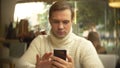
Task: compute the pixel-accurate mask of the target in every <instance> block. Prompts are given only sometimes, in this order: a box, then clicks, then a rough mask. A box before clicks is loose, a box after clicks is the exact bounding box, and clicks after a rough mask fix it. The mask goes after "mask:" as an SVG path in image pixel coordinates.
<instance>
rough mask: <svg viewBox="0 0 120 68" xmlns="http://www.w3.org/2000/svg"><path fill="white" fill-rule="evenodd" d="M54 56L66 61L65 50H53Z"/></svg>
mask: <svg viewBox="0 0 120 68" xmlns="http://www.w3.org/2000/svg"><path fill="white" fill-rule="evenodd" d="M54 56H56V57H59V58H61V59H63V60H66V50H65V49H54Z"/></svg>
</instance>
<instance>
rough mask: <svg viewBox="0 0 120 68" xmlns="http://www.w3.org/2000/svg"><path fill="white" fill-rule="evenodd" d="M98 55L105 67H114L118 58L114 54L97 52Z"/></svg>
mask: <svg viewBox="0 0 120 68" xmlns="http://www.w3.org/2000/svg"><path fill="white" fill-rule="evenodd" d="M99 57H100V59H101V61H102V63H103V65H104V67H105V68H115V67H116V64H117V61H118V58H119V57H118V56H117V55H114V54H99Z"/></svg>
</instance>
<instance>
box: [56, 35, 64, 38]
mask: <svg viewBox="0 0 120 68" xmlns="http://www.w3.org/2000/svg"><path fill="white" fill-rule="evenodd" d="M57 37H58V38H64V37H65V35H59V36H57Z"/></svg>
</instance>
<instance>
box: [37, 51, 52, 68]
mask: <svg viewBox="0 0 120 68" xmlns="http://www.w3.org/2000/svg"><path fill="white" fill-rule="evenodd" d="M51 55H52V53H45V54H44V55H43V57H42V58H40V57H39V55H36V61H37V62H36V68H51V60H50V56H51Z"/></svg>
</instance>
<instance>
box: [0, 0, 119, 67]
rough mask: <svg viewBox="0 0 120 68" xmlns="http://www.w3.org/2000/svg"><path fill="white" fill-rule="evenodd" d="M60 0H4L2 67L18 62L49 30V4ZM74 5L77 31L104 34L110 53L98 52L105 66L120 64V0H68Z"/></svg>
mask: <svg viewBox="0 0 120 68" xmlns="http://www.w3.org/2000/svg"><path fill="white" fill-rule="evenodd" d="M55 1H58V0H0V68H15V62H16V61H17V60H18V59H19V58H20V57H21V56H22V55H23V54H24V53H25V51H26V50H27V49H28V48H29V45H30V43H31V41H32V40H33V39H34V38H35V37H36V36H38V35H46V34H49V29H50V24H49V21H48V12H49V7H50V6H51V5H52V3H54V2H55ZM67 1H69V2H70V3H71V5H72V6H74V11H75V18H74V22H73V32H74V33H75V34H77V35H78V36H82V37H85V38H86V37H87V36H88V33H89V31H96V32H98V34H99V36H100V43H101V46H102V47H104V48H105V50H106V52H107V53H106V54H98V55H99V57H100V59H101V61H102V63H103V65H104V67H105V68H120V58H119V57H120V0H67Z"/></svg>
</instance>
